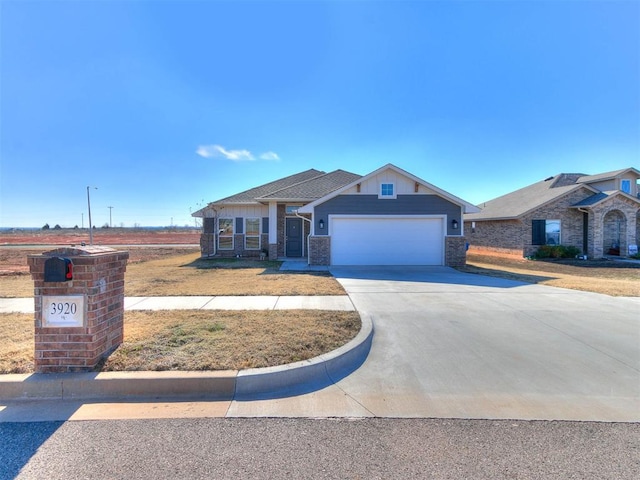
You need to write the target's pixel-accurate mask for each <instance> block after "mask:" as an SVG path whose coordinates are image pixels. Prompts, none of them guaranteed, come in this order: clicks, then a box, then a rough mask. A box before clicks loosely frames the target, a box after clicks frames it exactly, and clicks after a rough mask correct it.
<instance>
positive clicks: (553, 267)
mask: <svg viewBox="0 0 640 480" xmlns="http://www.w3.org/2000/svg"><path fill="white" fill-rule="evenodd" d="M460 270H462V271H465V272H469V273H479V274H482V275H489V276H494V277H501V278H508V279H511V280H519V281H522V282H527V283H539V284H543V285H550V286H553V287H560V288H570V289H573V290H582V291H586V292H595V293H603V294H606V295H612V296H623V297H640V264H635V263H626V262H621V261H614V260H592V261H583V260H549V261H542V260H527V259H525V258H520V257H513V256H505V255H497V254H494V255H488V254H474V253H469V255H468V256H467V266H466V267H464V268H461V269H460Z"/></svg>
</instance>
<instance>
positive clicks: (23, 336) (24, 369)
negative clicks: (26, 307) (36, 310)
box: [0, 313, 35, 374]
mask: <svg viewBox="0 0 640 480" xmlns="http://www.w3.org/2000/svg"><path fill="white" fill-rule="evenodd" d="M0 334H1V335H0V338H2V342H0V374H1V373H30V372H33V367H34V365H33V354H34V350H35V347H34V339H33V315H32V314H29V313H0Z"/></svg>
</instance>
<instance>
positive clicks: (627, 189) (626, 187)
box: [620, 178, 631, 195]
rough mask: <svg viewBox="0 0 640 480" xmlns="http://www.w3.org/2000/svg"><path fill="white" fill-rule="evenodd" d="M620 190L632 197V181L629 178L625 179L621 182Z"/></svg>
mask: <svg viewBox="0 0 640 480" xmlns="http://www.w3.org/2000/svg"><path fill="white" fill-rule="evenodd" d="M620 190H622V191H623V192H624V193H628V194H629V195H631V180H629V179H628V178H623V179H622V180H620Z"/></svg>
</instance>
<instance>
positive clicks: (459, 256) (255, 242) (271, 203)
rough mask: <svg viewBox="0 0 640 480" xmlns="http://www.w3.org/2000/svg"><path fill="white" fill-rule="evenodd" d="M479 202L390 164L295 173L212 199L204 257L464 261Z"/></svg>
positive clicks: (327, 261) (402, 262)
mask: <svg viewBox="0 0 640 480" xmlns="http://www.w3.org/2000/svg"><path fill="white" fill-rule="evenodd" d="M474 211H478V209H477V207H475V206H473V205H471V204H469V203H467V202H465V201H464V200H461V199H459V198H457V197H455V196H453V195H451V194H449V193H447V192H445V191H443V190H441V189H439V188H437V187H435V186H434V185H431V184H429V183H427V182H425V181H424V180H421V179H419V178H417V177H415V176H413V175H411V174H410V173H408V172H405V171H404V170H401V169H400V168H398V167H396V166H394V165H391V164H388V165H385V166H384V167H382V168H380V169H378V170H376V171H374V172H372V173H370V174H368V175H365V176H363V177H361V176H360V175H356V174H353V173H349V172H345V171H343V170H336V171H334V172H330V173H325V172H321V171H318V170H313V169H312V170H307V171H305V172H301V173H298V174H296V175H291V176H289V177H285V178H283V179H280V180H276V181H274V182H271V183H267V184H265V185H261V186H259V187H255V188H252V189H250V190H247V191H245V192H242V193H239V194H236V195H232V196H231V197H227V198H224V199H222V200H218V201H216V202H212V203H210V204H209V205H208V206H207V207H205V208H203V209H202V210H199V211H197V212H195V213H194V214H193V216H195V217H203V233H202V237H201V249H202V255H203V256H259V255H260V254H261V253H262V254H263V255H265V256H268V257H269V259H282V258H306V259H307V261H308V262H309V263H310V264H312V265H463V264H464V263H465V261H466V249H465V238H464V229H463V226H462V215H463V214H464V213H465V212H474Z"/></svg>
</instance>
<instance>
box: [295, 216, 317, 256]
mask: <svg viewBox="0 0 640 480" xmlns="http://www.w3.org/2000/svg"><path fill="white" fill-rule="evenodd" d="M295 214H296V217H298V218H301V219H302V220H305V221H307V222H309V235H307V265H311V257H310V256H309V242H310V240H309V237H311V227H312V226H313V223H312V222H311V220H309V219H308V218H305V217H303V216H302V215H300V214H298V210H296V212H295Z"/></svg>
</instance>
